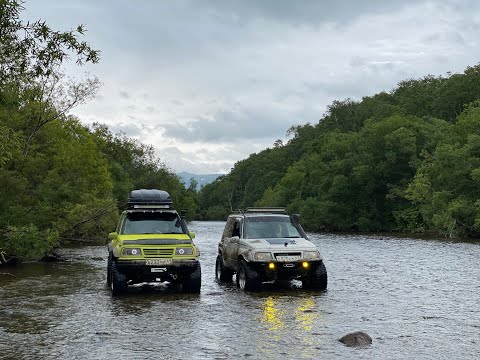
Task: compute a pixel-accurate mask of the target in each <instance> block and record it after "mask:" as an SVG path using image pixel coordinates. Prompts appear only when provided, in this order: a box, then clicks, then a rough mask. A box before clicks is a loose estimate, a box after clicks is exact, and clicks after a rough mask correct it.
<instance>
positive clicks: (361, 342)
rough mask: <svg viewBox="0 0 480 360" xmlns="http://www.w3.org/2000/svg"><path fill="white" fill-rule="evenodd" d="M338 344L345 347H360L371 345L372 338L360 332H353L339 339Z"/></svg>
mask: <svg viewBox="0 0 480 360" xmlns="http://www.w3.org/2000/svg"><path fill="white" fill-rule="evenodd" d="M340 342H342V343H344V344H345V345H346V346H352V347H360V346H367V345H370V344H371V343H372V338H371V337H370V335H368V334H366V333H364V332H362V331H355V332H352V333H349V334H347V335H345V336H343V337H341V338H340Z"/></svg>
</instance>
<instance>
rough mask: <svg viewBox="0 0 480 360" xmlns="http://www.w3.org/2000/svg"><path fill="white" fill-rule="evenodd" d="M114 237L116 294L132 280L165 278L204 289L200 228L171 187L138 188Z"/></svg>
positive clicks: (110, 277)
mask: <svg viewBox="0 0 480 360" xmlns="http://www.w3.org/2000/svg"><path fill="white" fill-rule="evenodd" d="M108 237H109V240H110V242H109V244H108V265H107V284H108V286H109V287H110V288H111V290H112V293H113V294H114V295H117V294H121V293H125V292H127V290H128V285H133V284H138V283H145V282H164V281H168V282H170V283H173V284H176V285H181V288H182V289H183V291H184V292H191V293H198V292H200V287H201V268H200V262H199V261H198V257H199V251H198V248H197V247H196V245H195V244H194V242H193V238H194V237H195V234H194V233H191V232H189V231H188V229H187V225H186V223H185V221H184V219H183V218H182V217H181V216H180V215H179V214H178V213H177V211H176V210H175V209H174V208H173V204H172V200H171V199H170V195H169V194H168V193H167V192H165V191H162V190H156V189H149V190H145V189H142V190H134V191H132V192H131V193H130V196H129V201H128V209H127V210H125V211H124V212H123V213H122V214H121V216H120V219H119V221H118V225H117V228H116V231H115V232H113V233H110V234H109V236H108Z"/></svg>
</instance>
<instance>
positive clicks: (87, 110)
mask: <svg viewBox="0 0 480 360" xmlns="http://www.w3.org/2000/svg"><path fill="white" fill-rule="evenodd" d="M24 6H25V8H26V11H25V12H24V14H23V17H24V18H26V19H29V20H37V19H42V20H46V22H47V23H48V24H49V25H50V26H52V27H53V28H55V29H56V30H71V29H72V28H74V27H76V25H78V24H84V25H85V26H86V28H87V33H86V36H85V40H87V41H88V42H89V43H90V44H91V45H92V46H93V47H94V48H96V49H99V50H101V62H100V63H99V64H97V65H94V66H86V67H82V68H81V69H80V70H78V69H77V70H74V72H75V73H76V72H78V74H81V73H83V72H85V71H88V72H89V73H90V74H92V75H95V76H97V77H98V78H99V79H100V80H101V82H102V83H103V86H102V88H101V90H100V92H99V94H98V95H97V97H96V98H95V99H94V100H91V101H89V102H88V103H86V104H84V105H82V106H80V107H78V108H76V109H74V110H73V111H72V113H73V114H74V115H77V116H78V117H79V118H80V119H81V120H82V122H83V123H85V124H91V123H93V122H100V123H104V124H107V125H108V126H109V127H110V128H111V129H112V130H113V131H114V132H119V131H122V132H124V133H126V134H127V135H128V136H131V137H135V138H138V139H140V140H141V141H143V142H145V143H148V144H152V145H154V146H155V148H156V149H157V153H158V156H159V157H160V159H161V160H162V161H163V162H164V163H165V164H167V165H168V166H169V167H170V168H172V169H173V170H174V171H177V172H178V171H189V172H193V173H197V174H206V173H225V172H228V171H229V170H230V169H231V167H232V166H233V164H234V163H235V162H236V161H238V160H241V159H244V158H246V157H248V155H249V154H251V153H253V152H258V151H261V150H263V149H265V148H267V147H272V145H273V143H274V142H275V140H277V139H282V140H283V141H286V140H287V138H286V132H287V130H288V129H289V128H290V127H291V126H292V125H299V124H306V123H312V124H315V123H317V122H318V120H319V119H320V118H321V117H322V116H323V114H324V113H325V110H326V107H327V105H329V104H330V103H331V102H332V101H333V100H342V99H345V98H347V97H349V98H353V99H361V98H362V97H363V96H368V95H373V94H375V93H377V92H380V91H390V90H392V89H393V88H394V87H395V86H396V84H397V83H398V82H399V81H401V80H404V79H407V78H419V77H423V76H425V75H427V74H433V75H445V74H446V73H447V72H449V71H450V72H452V73H455V72H463V70H464V69H465V68H466V67H467V66H469V65H475V64H477V63H478V62H479V61H480V46H479V45H480V44H479V39H480V36H479V33H480V2H479V1H475V0H439V1H422V0H399V1H393V0H392V1H385V0H378V1H377V0H332V1H325V0H324V1H320V0H295V1H294V0H292V1H287V0H263V1H262V0H175V1H167V0H165V1H159V0H141V1H133V0H115V1H113V0H109V1H107V0H42V1H39V0H26V2H25V4H24Z"/></svg>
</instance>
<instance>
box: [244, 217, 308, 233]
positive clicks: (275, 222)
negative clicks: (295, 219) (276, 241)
mask: <svg viewBox="0 0 480 360" xmlns="http://www.w3.org/2000/svg"><path fill="white" fill-rule="evenodd" d="M244 231H245V238H246V239H260V238H262V239H269V238H298V237H301V235H300V232H299V230H298V229H297V228H296V227H295V225H294V224H293V223H292V221H291V220H290V217H288V216H252V217H247V218H246V219H245V227H244Z"/></svg>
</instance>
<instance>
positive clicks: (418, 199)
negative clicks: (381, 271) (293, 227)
mask: <svg viewBox="0 0 480 360" xmlns="http://www.w3.org/2000/svg"><path fill="white" fill-rule="evenodd" d="M479 99H480V65H475V66H470V67H467V68H466V69H465V71H464V72H463V73H458V74H451V73H447V74H446V76H432V75H427V76H425V77H423V78H421V79H408V80H404V81H402V82H400V83H399V84H398V86H397V87H396V88H394V89H393V90H391V91H390V92H381V93H378V94H375V95H373V96H366V97H364V98H362V99H361V100H358V101H357V100H352V99H345V100H342V101H334V102H333V103H332V104H331V105H330V106H328V109H327V111H326V113H325V114H324V116H323V117H322V118H321V119H320V120H319V121H318V123H316V124H306V125H298V126H292V127H291V128H290V129H289V130H288V132H287V135H290V136H289V140H288V142H287V143H286V144H283V143H282V141H280V140H277V141H276V142H275V143H274V146H273V147H272V148H268V149H266V150H264V151H262V152H260V153H258V154H252V155H250V157H248V158H247V159H245V160H242V161H239V162H237V163H236V164H235V166H234V167H233V169H232V170H231V172H230V173H229V174H227V175H225V176H222V177H220V178H218V179H217V180H216V181H215V182H213V183H211V184H209V185H206V186H205V187H203V188H202V190H201V191H200V192H199V194H198V204H199V217H200V218H202V219H224V218H225V217H226V215H227V214H228V213H229V212H230V211H231V210H232V209H241V208H245V207H249V206H282V207H286V208H287V210H288V211H289V212H290V213H298V214H300V216H301V219H302V223H303V224H304V227H305V228H306V229H308V230H310V231H332V232H402V233H424V234H431V235H441V236H446V237H478V236H480V100H479Z"/></svg>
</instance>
